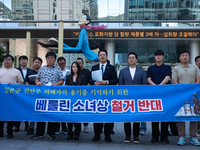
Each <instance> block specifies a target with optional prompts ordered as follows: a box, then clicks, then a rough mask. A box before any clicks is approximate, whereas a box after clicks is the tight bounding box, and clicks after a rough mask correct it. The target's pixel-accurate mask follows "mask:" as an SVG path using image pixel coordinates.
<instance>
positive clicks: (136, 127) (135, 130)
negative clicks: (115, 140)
mask: <svg viewBox="0 0 200 150" xmlns="http://www.w3.org/2000/svg"><path fill="white" fill-rule="evenodd" d="M139 133H140V123H139V122H134V123H133V136H134V137H138V136H139Z"/></svg>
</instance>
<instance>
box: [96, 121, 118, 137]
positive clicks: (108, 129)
mask: <svg viewBox="0 0 200 150" xmlns="http://www.w3.org/2000/svg"><path fill="white" fill-rule="evenodd" d="M93 126H94V133H95V136H97V137H99V136H100V134H101V133H102V129H103V123H94V124H93ZM113 126H114V123H104V135H105V137H110V133H111V131H112V129H113Z"/></svg>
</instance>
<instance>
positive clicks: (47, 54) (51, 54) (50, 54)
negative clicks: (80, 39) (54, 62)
mask: <svg viewBox="0 0 200 150" xmlns="http://www.w3.org/2000/svg"><path fill="white" fill-rule="evenodd" d="M48 56H54V58H55V59H56V54H55V53H54V52H48V53H46V55H45V57H46V58H47V57H48Z"/></svg>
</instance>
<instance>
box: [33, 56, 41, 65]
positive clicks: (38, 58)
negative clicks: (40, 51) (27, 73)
mask: <svg viewBox="0 0 200 150" xmlns="http://www.w3.org/2000/svg"><path fill="white" fill-rule="evenodd" d="M36 59H37V60H39V61H40V62H41V64H42V62H43V61H42V59H41V58H40V57H35V58H34V59H33V62H34V61H35V60H36Z"/></svg>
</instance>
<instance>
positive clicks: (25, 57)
mask: <svg viewBox="0 0 200 150" xmlns="http://www.w3.org/2000/svg"><path fill="white" fill-rule="evenodd" d="M21 59H26V60H28V57H27V56H26V55H22V56H20V57H19V61H20V60H21Z"/></svg>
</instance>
